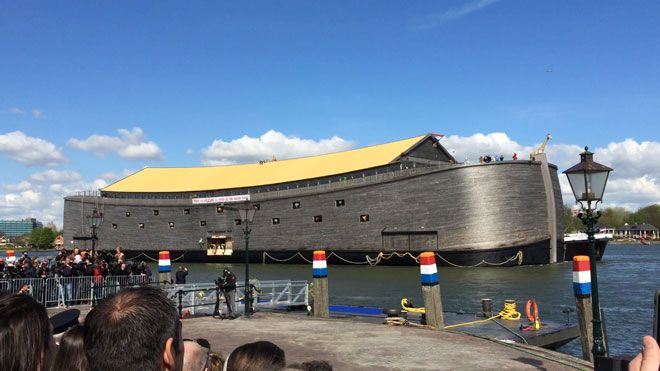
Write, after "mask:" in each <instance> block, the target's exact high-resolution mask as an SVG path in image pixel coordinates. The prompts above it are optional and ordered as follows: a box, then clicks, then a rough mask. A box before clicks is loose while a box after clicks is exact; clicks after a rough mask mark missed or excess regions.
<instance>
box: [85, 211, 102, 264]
mask: <svg viewBox="0 0 660 371" xmlns="http://www.w3.org/2000/svg"><path fill="white" fill-rule="evenodd" d="M87 224H89V228H91V229H92V261H94V250H95V248H96V240H97V236H96V228H98V227H100V226H101V224H103V213H100V212H99V211H98V210H96V208H95V209H94V210H93V211H92V214H91V215H89V216H87Z"/></svg>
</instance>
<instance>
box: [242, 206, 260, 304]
mask: <svg viewBox="0 0 660 371" xmlns="http://www.w3.org/2000/svg"><path fill="white" fill-rule="evenodd" d="M256 213H257V208H256V207H255V206H253V205H251V204H250V203H247V202H246V203H244V204H243V205H241V206H240V207H239V208H238V215H239V216H240V219H241V223H242V224H243V236H245V296H244V297H245V316H246V317H247V316H249V315H250V314H251V313H252V308H251V306H252V300H251V298H250V296H251V295H250V294H251V290H250V248H249V242H250V232H252V228H251V227H250V224H252V220H254V214H256Z"/></svg>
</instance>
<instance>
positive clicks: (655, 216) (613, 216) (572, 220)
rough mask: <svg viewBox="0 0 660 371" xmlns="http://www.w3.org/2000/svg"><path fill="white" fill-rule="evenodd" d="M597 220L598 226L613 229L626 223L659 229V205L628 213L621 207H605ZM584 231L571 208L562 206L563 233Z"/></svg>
mask: <svg viewBox="0 0 660 371" xmlns="http://www.w3.org/2000/svg"><path fill="white" fill-rule="evenodd" d="M601 212H602V213H603V214H602V215H601V217H600V219H598V224H599V225H602V226H608V227H613V228H621V227H623V226H624V225H625V224H626V223H628V224H642V223H648V224H651V225H652V226H654V227H660V204H654V205H649V206H645V207H642V208H640V209H639V210H637V211H628V210H626V209H624V208H623V207H606V208H605V209H603V210H601ZM582 230H584V225H583V224H582V221H581V220H580V219H578V218H577V217H574V216H573V211H572V206H571V205H564V233H573V232H578V231H582Z"/></svg>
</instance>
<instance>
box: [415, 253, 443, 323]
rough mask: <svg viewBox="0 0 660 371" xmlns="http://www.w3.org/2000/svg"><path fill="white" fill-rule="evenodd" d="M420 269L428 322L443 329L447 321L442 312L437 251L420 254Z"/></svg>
mask: <svg viewBox="0 0 660 371" xmlns="http://www.w3.org/2000/svg"><path fill="white" fill-rule="evenodd" d="M419 270H420V275H421V281H422V295H423V296H424V310H425V312H426V324H427V325H429V326H431V327H434V328H436V329H442V328H443V327H445V322H444V318H443V314H442V298H441V297H440V284H439V282H438V267H437V266H436V265H435V253H432V252H423V253H422V254H421V255H420V256H419Z"/></svg>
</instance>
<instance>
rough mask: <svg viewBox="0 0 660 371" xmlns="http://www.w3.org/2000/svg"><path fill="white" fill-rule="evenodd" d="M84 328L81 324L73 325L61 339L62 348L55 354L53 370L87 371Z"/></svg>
mask: <svg viewBox="0 0 660 371" xmlns="http://www.w3.org/2000/svg"><path fill="white" fill-rule="evenodd" d="M84 340H85V336H84V329H83V327H82V326H80V325H76V326H74V327H71V328H70V329H69V330H68V331H67V332H66V333H65V334H64V336H63V337H62V340H60V350H59V351H58V352H57V356H55V363H53V368H52V369H51V371H69V370H78V371H86V370H87V369H88V365H87V358H86V357H85V352H84V347H83V344H84Z"/></svg>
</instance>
